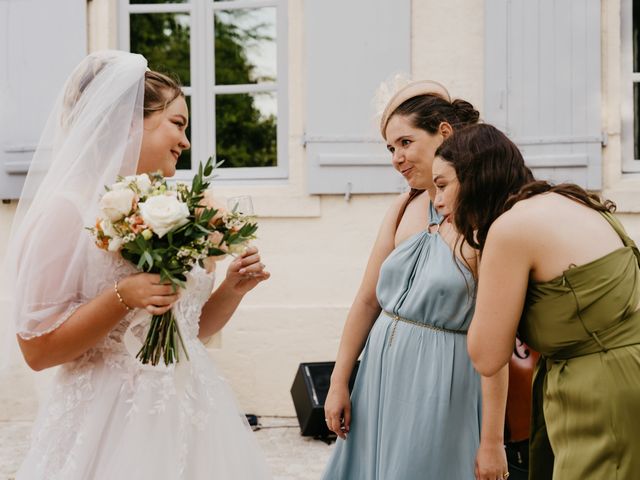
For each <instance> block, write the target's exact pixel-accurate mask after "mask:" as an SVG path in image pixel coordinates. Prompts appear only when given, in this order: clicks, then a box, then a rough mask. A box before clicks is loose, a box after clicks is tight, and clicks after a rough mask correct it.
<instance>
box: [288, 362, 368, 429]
mask: <svg viewBox="0 0 640 480" xmlns="http://www.w3.org/2000/svg"><path fill="white" fill-rule="evenodd" d="M334 365H335V362H311V363H301V364H300V365H299V366H298V371H297V373H296V376H295V378H294V380H293V385H291V398H292V399H293V405H294V406H295V408H296V415H297V416H298V423H299V424H300V430H301V432H302V435H303V436H309V437H327V436H330V435H334V433H333V432H331V431H330V430H329V429H328V428H327V425H326V423H325V421H324V401H325V400H326V398H327V393H328V392H329V384H330V380H331V372H333V367H334ZM359 365H360V362H357V363H356V365H355V368H354V369H353V372H352V373H351V379H350V380H349V391H351V390H352V389H353V382H354V381H355V378H356V373H357V372H358V366H359Z"/></svg>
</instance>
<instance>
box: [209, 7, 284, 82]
mask: <svg viewBox="0 0 640 480" xmlns="http://www.w3.org/2000/svg"><path fill="white" fill-rule="evenodd" d="M214 35H215V53H214V55H215V72H216V85H238V84H247V83H259V82H269V81H275V80H276V72H277V56H276V54H277V48H276V9H275V8H274V7H265V8H254V9H239V10H227V11H224V10H221V11H218V12H216V13H215V15H214Z"/></svg>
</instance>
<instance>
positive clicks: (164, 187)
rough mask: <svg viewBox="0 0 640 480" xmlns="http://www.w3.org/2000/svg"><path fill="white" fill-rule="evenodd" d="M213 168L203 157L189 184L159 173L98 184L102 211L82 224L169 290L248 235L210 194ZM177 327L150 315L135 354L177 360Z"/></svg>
mask: <svg viewBox="0 0 640 480" xmlns="http://www.w3.org/2000/svg"><path fill="white" fill-rule="evenodd" d="M218 165H219V164H216V165H214V164H213V160H212V159H211V158H210V159H209V160H208V161H207V162H206V164H205V165H204V166H203V165H202V164H200V167H199V169H198V173H197V174H196V175H195V176H194V177H193V181H192V182H191V185H190V186H189V185H186V184H182V183H176V184H169V183H167V181H166V179H165V178H164V177H163V176H162V175H161V174H160V173H154V174H149V175H147V174H141V175H135V176H129V177H124V178H118V181H117V183H115V184H113V185H111V186H109V187H105V188H106V192H105V193H104V194H103V196H102V197H101V199H100V204H99V206H100V210H101V213H102V216H101V217H99V218H98V219H97V220H96V224H95V226H94V227H91V228H89V229H88V230H90V231H91V233H92V235H93V236H94V238H95V243H96V245H97V246H98V247H99V248H102V249H104V250H108V251H111V252H118V253H119V254H120V255H122V257H123V258H124V259H126V260H128V261H130V262H132V263H133V264H135V265H136V267H137V268H138V270H140V271H143V272H148V273H158V274H160V278H161V280H162V281H163V282H165V281H168V282H170V283H171V284H172V285H173V288H174V289H178V288H180V287H183V288H184V287H185V282H186V273H187V272H189V271H190V270H191V269H192V268H193V267H194V266H195V265H196V264H199V265H200V266H201V267H204V261H205V260H206V259H207V258H209V257H217V256H221V255H222V256H223V255H225V254H227V253H231V254H235V253H240V252H242V251H243V250H244V249H245V248H246V245H247V243H248V242H249V241H250V240H252V239H254V238H255V232H256V230H257V229H258V226H257V225H256V223H255V222H254V220H253V218H251V217H247V216H245V215H243V214H242V213H240V212H237V211H235V209H234V211H230V212H229V211H226V210H225V209H223V208H222V207H220V206H219V205H217V204H216V203H215V202H214V201H213V199H212V196H211V191H210V190H209V189H208V188H209V182H210V180H211V178H212V174H213V171H214V168H215V167H217V166H218ZM176 337H177V340H178V341H179V342H180V346H181V347H182V350H184V352H185V355H186V356H187V359H188V358H189V355H188V352H187V350H186V348H185V346H184V342H183V340H182V335H181V334H180V329H179V328H178V324H177V323H176V320H175V317H174V315H173V312H172V311H171V310H169V311H168V312H166V313H164V314H162V315H153V316H152V318H151V323H150V327H149V331H148V333H147V336H146V339H145V342H144V344H143V345H142V348H141V349H140V351H139V352H138V354H137V355H136V358H138V359H140V361H141V362H142V363H143V364H147V363H151V364H152V365H154V366H155V365H157V364H158V363H159V361H160V358H162V359H163V360H164V363H165V365H169V364H171V363H174V362H178V361H179V348H178V344H177V343H176Z"/></svg>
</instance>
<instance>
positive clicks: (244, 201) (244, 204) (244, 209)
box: [227, 195, 255, 276]
mask: <svg viewBox="0 0 640 480" xmlns="http://www.w3.org/2000/svg"><path fill="white" fill-rule="evenodd" d="M227 209H228V210H229V212H232V213H239V214H241V215H243V216H244V217H245V218H246V220H247V221H248V222H255V214H254V213H253V201H252V200H251V196H250V195H239V196H237V197H229V198H228V199H227ZM247 248H248V245H247ZM231 256H232V257H234V258H238V255H233V254H231ZM250 276H253V275H252V274H251V275H250Z"/></svg>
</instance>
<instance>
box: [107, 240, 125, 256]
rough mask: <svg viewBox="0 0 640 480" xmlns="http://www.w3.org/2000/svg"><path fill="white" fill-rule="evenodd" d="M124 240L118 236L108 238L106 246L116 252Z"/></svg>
mask: <svg viewBox="0 0 640 480" xmlns="http://www.w3.org/2000/svg"><path fill="white" fill-rule="evenodd" d="M123 244H124V241H123V240H122V239H121V238H120V237H116V238H112V239H111V240H109V246H108V247H107V248H108V250H109V251H110V252H117V251H119V250H120V248H122V245H123Z"/></svg>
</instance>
